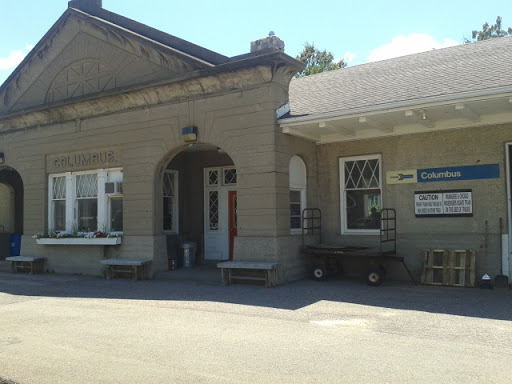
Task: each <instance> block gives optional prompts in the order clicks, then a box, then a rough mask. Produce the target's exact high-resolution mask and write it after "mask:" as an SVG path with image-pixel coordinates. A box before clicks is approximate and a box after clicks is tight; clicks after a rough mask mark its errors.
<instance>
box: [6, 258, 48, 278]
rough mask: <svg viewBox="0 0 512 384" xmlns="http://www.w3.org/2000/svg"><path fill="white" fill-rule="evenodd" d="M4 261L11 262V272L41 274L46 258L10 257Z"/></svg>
mask: <svg viewBox="0 0 512 384" xmlns="http://www.w3.org/2000/svg"><path fill="white" fill-rule="evenodd" d="M5 260H7V261H10V262H11V272H29V273H30V274H36V273H42V272H43V271H44V261H45V260H46V257H33V256H11V257H6V258H5Z"/></svg>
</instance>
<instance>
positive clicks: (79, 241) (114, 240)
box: [36, 237, 121, 245]
mask: <svg viewBox="0 0 512 384" xmlns="http://www.w3.org/2000/svg"><path fill="white" fill-rule="evenodd" d="M36 243H37V244H40V245H119V244H121V238H120V237H98V238H92V239H87V238H85V237H63V238H60V239H54V238H51V239H36Z"/></svg>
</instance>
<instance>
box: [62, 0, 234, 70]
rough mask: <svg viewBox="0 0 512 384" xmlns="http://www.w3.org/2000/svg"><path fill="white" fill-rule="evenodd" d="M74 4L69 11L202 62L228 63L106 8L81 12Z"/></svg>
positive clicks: (224, 57)
mask: <svg viewBox="0 0 512 384" xmlns="http://www.w3.org/2000/svg"><path fill="white" fill-rule="evenodd" d="M74 3H75V2H73V1H71V2H70V8H69V9H68V10H69V11H72V10H75V11H79V12H83V13H85V14H89V15H90V16H93V17H95V18H96V19H98V20H102V21H104V22H108V23H111V24H113V25H115V26H118V27H120V28H123V29H125V30H127V31H130V32H132V33H134V34H137V35H140V36H144V37H145V38H148V39H151V40H154V41H156V42H158V43H161V44H163V45H165V46H167V47H172V48H173V49H176V50H179V51H181V52H183V53H185V54H187V55H190V56H192V57H196V58H198V59H200V60H202V61H205V62H208V63H210V64H213V65H219V64H223V63H225V62H227V61H228V57H226V56H224V55H221V54H219V53H217V52H214V51H210V50H209V49H206V48H203V47H200V46H199V45H196V44H192V43H190V42H188V41H186V40H183V39H180V38H179V37H176V36H173V35H170V34H168V33H165V32H162V31H160V30H158V29H155V28H152V27H149V26H147V25H145V24H142V23H139V22H137V21H135V20H132V19H129V18H127V17H124V16H121V15H119V14H117V13H114V12H110V11H108V10H106V9H104V8H101V7H87V8H86V9H85V10H80V9H78V8H77V9H75V8H73V4H74ZM77 3H78V2H77Z"/></svg>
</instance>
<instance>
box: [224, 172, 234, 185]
mask: <svg viewBox="0 0 512 384" xmlns="http://www.w3.org/2000/svg"><path fill="white" fill-rule="evenodd" d="M224 185H236V168H228V169H224Z"/></svg>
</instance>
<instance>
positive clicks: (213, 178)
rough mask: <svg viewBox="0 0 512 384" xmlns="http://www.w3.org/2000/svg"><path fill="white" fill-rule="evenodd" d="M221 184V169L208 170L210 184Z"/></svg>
mask: <svg viewBox="0 0 512 384" xmlns="http://www.w3.org/2000/svg"><path fill="white" fill-rule="evenodd" d="M218 184H219V171H218V170H213V171H208V185H218Z"/></svg>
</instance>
